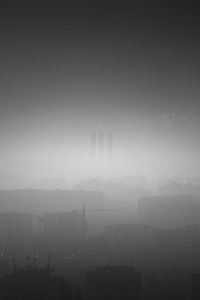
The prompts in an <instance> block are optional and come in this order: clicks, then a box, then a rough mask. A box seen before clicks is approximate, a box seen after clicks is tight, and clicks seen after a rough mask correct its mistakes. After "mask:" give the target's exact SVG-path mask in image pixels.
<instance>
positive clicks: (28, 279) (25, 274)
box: [1, 266, 71, 300]
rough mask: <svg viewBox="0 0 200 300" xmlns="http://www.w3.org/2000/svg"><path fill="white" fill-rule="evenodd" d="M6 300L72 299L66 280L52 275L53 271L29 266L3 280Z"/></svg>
mask: <svg viewBox="0 0 200 300" xmlns="http://www.w3.org/2000/svg"><path fill="white" fill-rule="evenodd" d="M2 292H3V294H4V295H3V299H4V300H16V299H19V300H28V299H31V300H55V299H56V300H68V299H71V291H70V287H69V286H68V285H67V284H66V283H65V281H64V278H63V277H61V276H56V275H52V274H51V270H49V269H48V268H46V269H37V268H33V267H31V266H27V268H25V269H21V270H15V271H14V273H13V274H12V275H6V276H4V278H3V283H2V291H1V295H2Z"/></svg>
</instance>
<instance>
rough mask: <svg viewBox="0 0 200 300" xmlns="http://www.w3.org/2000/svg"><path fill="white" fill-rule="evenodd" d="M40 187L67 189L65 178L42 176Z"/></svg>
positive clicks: (45, 188) (43, 188)
mask: <svg viewBox="0 0 200 300" xmlns="http://www.w3.org/2000/svg"><path fill="white" fill-rule="evenodd" d="M39 188H40V189H42V190H55V189H58V190H65V189H66V180H65V178H42V179H40V183H39Z"/></svg>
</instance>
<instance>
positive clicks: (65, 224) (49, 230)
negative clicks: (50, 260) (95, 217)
mask: <svg viewBox="0 0 200 300" xmlns="http://www.w3.org/2000/svg"><path fill="white" fill-rule="evenodd" d="M85 237H86V223H85V214H84V212H82V213H77V212H76V211H73V212H62V213H48V214H44V238H45V241H46V243H47V244H48V245H49V247H50V249H51V251H55V252H57V251H58V252H64V251H70V250H71V251H72V250H73V249H74V248H77V247H80V246H81V245H83V243H84V241H85Z"/></svg>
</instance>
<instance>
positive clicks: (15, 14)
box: [0, 1, 200, 189]
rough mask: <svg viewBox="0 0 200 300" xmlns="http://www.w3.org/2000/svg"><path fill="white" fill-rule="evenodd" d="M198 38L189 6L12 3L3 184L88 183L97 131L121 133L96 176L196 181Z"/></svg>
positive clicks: (1, 93) (3, 95)
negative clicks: (109, 162) (104, 167)
mask: <svg viewBox="0 0 200 300" xmlns="http://www.w3.org/2000/svg"><path fill="white" fill-rule="evenodd" d="M198 36H199V32H198V16H197V14H196V13H195V7H194V6H193V4H192V3H190V2H187V3H186V4H184V3H180V2H177V1H175V2H171V1H167V2H164V3H160V1H153V2H152V3H146V2H142V3H141V1H135V2H134V3H132V4H130V3H129V2H128V1H86V2H85V1H83V2H79V1H68V2H67V3H65V4H60V3H59V4H58V5H56V4H55V3H54V4H51V3H49V4H48V5H44V4H41V5H38V4H37V3H28V4H25V3H18V4H15V5H10V6H9V5H6V4H4V5H3V6H2V9H1V40H0V41H1V48H0V59H1V70H0V78H1V89H0V99H1V104H0V105H1V107H0V137H1V149H0V166H1V168H0V170H1V171H0V176H1V188H9V189H12V188H31V187H32V188H35V187H37V188H38V187H39V182H40V179H43V178H64V179H65V180H66V187H71V186H72V184H74V183H76V182H79V181H80V180H83V179H84V178H88V177H91V176H92V171H91V162H90V134H91V132H96V131H102V132H107V131H111V132H113V135H114V159H113V165H112V168H110V169H109V170H108V169H107V170H104V172H103V171H102V172H101V174H95V175H96V176H98V175H99V176H101V177H103V178H106V179H107V178H110V177H119V176H126V175H128V176H145V177H147V178H148V179H149V180H150V181H152V180H154V181H155V180H158V178H159V177H165V176H181V177H184V178H185V177H191V176H199V168H198V163H199V133H198V132H199V124H200V123H199V122H200V118H199V109H200V107H199V93H200V91H199V50H200V49H199V38H198Z"/></svg>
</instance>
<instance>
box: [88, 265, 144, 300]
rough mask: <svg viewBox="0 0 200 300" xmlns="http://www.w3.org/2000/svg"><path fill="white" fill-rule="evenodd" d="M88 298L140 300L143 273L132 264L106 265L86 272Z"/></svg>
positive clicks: (90, 299)
mask: <svg viewBox="0 0 200 300" xmlns="http://www.w3.org/2000/svg"><path fill="white" fill-rule="evenodd" d="M86 290H87V292H86V294H87V298H86V299H87V300H108V299H109V300H133V299H134V300H139V299H141V274H140V273H139V272H136V271H135V268H134V267H132V266H105V267H98V268H96V269H95V270H94V271H88V272H87V273H86Z"/></svg>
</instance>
